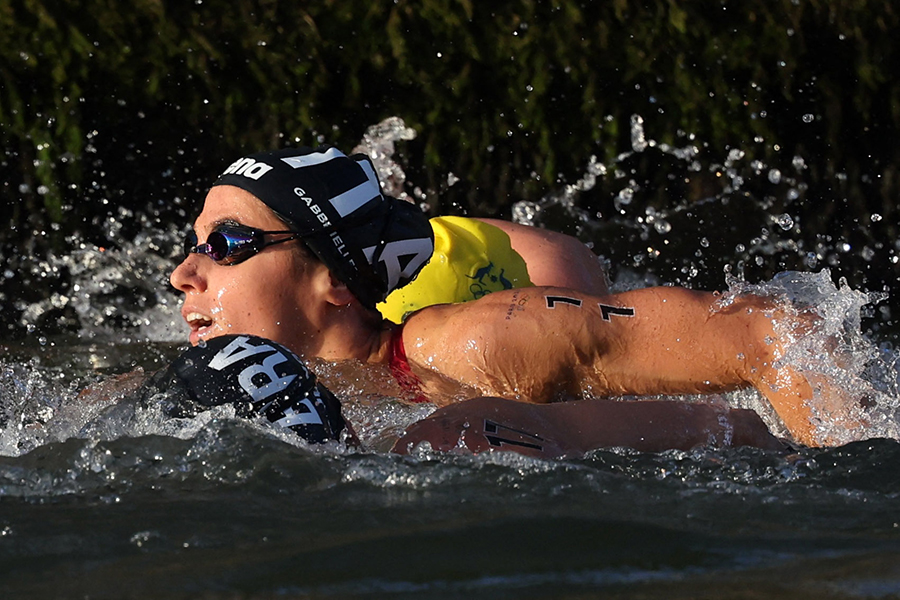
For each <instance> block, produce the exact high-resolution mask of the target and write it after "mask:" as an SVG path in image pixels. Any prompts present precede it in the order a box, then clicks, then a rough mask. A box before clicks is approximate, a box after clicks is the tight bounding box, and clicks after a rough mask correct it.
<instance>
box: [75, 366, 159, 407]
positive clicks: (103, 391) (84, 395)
mask: <svg viewBox="0 0 900 600" xmlns="http://www.w3.org/2000/svg"><path fill="white" fill-rule="evenodd" d="M149 377H150V376H149V374H147V373H146V372H144V370H143V369H142V368H137V369H135V370H133V371H128V372H127V373H121V374H119V375H112V376H110V377H107V378H105V379H103V380H101V381H97V382H95V383H92V384H91V385H89V386H87V387H86V388H84V389H83V390H81V392H79V393H78V401H79V402H82V403H84V404H108V403H111V402H113V401H118V400H121V399H122V398H124V397H126V396H128V395H129V394H132V393H134V392H135V391H137V390H138V389H139V388H140V387H141V386H142V385H143V384H144V382H145V381H147V379H149Z"/></svg>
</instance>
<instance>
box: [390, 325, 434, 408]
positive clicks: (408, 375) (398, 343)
mask: <svg viewBox="0 0 900 600" xmlns="http://www.w3.org/2000/svg"><path fill="white" fill-rule="evenodd" d="M388 367H389V368H390V369H391V375H393V376H394V379H396V380H397V383H399V384H400V388H401V389H402V390H403V391H404V392H407V399H408V400H411V401H412V402H416V403H423V402H428V401H429V400H428V398H427V397H426V396H425V395H424V394H423V393H422V380H421V379H419V378H418V377H416V375H415V374H414V373H413V372H412V369H411V368H410V366H409V360H407V358H406V348H405V347H404V346H403V325H399V326H397V327H395V328H394V331H393V333H391V358H390V360H389V361H388Z"/></svg>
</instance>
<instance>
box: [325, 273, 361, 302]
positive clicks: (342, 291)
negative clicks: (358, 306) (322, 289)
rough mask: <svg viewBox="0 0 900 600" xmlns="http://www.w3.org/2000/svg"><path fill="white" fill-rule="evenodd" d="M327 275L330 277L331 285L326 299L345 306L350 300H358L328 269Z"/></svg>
mask: <svg viewBox="0 0 900 600" xmlns="http://www.w3.org/2000/svg"><path fill="white" fill-rule="evenodd" d="M328 276H329V278H330V279H331V286H330V288H329V289H328V293H327V300H328V302H330V303H331V304H334V305H336V306H347V305H348V304H350V303H352V302H358V300H357V299H356V296H354V295H353V292H351V291H350V289H349V288H348V287H347V286H346V284H344V283H343V282H342V281H341V280H339V279H338V278H337V277H335V276H334V274H333V273H332V272H331V271H329V272H328Z"/></svg>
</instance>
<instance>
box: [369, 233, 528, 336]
mask: <svg viewBox="0 0 900 600" xmlns="http://www.w3.org/2000/svg"><path fill="white" fill-rule="evenodd" d="M431 227H432V229H433V230H434V254H433V255H432V257H431V260H430V261H429V262H428V264H427V265H426V266H425V268H423V269H422V271H421V272H420V273H419V275H418V277H416V280H415V281H413V282H411V283H410V284H409V285H407V286H404V287H402V288H400V289H399V290H394V291H393V292H391V294H390V295H389V296H388V297H387V299H386V300H385V301H384V302H382V303H381V304H379V305H378V306H377V307H376V308H377V309H378V311H379V312H380V313H381V314H382V316H383V317H384V318H385V319H388V320H389V321H393V322H394V323H402V322H403V320H404V319H406V317H407V316H408V315H409V314H411V313H414V312H415V311H417V310H420V309H422V308H425V307H426V306H433V305H435V304H453V303H456V302H468V301H469V300H477V299H478V298H481V297H482V296H484V295H486V294H490V293H491V292H498V291H500V290H508V289H512V288H521V287H529V286H531V285H533V284H532V283H531V279H530V278H529V277H528V267H527V266H526V265H525V260H524V259H523V258H522V257H521V256H520V255H519V253H518V252H516V251H515V250H513V248H512V246H511V245H510V241H509V235H507V234H506V232H504V231H503V230H502V229H500V228H499V227H495V226H493V225H490V224H488V223H485V222H483V221H479V220H477V219H470V218H468V217H435V218H433V219H431Z"/></svg>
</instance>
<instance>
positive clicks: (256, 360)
mask: <svg viewBox="0 0 900 600" xmlns="http://www.w3.org/2000/svg"><path fill="white" fill-rule="evenodd" d="M141 397H142V399H143V401H144V402H145V403H146V402H162V403H163V412H164V413H165V414H166V415H167V416H170V417H177V418H189V417H194V416H196V415H197V414H199V413H201V412H203V411H205V410H208V409H210V408H212V407H214V406H220V405H223V404H232V405H234V408H235V413H236V414H237V415H238V416H239V417H244V418H253V417H257V416H264V417H265V418H266V419H268V420H269V422H271V423H275V424H276V425H279V426H280V427H287V428H288V429H291V430H293V431H294V432H296V433H297V434H299V435H300V436H301V437H303V438H304V439H306V440H307V441H309V442H312V443H322V442H326V441H328V440H337V439H339V436H340V433H341V431H343V429H344V427H345V423H344V418H343V416H341V403H340V402H339V401H338V399H337V398H335V396H334V394H332V393H331V392H330V391H328V389H327V388H325V386H323V385H322V384H320V383H317V382H316V376H315V375H313V374H312V372H310V371H309V369H307V368H306V367H305V366H304V365H303V363H302V362H301V361H300V359H299V358H297V356H296V355H294V353H293V352H291V351H290V350H288V349H287V348H285V347H284V346H282V345H280V344H276V343H275V342H272V341H270V340H267V339H264V338H260V337H256V336H251V335H225V336H221V337H216V338H213V339H211V340H209V341H207V342H206V343H204V344H203V345H201V346H194V347H193V348H189V349H188V350H186V351H185V352H184V353H182V354H181V356H179V357H178V358H177V359H175V360H174V361H173V362H172V364H171V365H169V366H168V367H167V368H166V369H163V370H162V371H160V372H158V373H156V374H155V375H154V376H153V377H151V378H150V379H149V380H148V381H147V383H145V384H144V387H143V389H142V392H141Z"/></svg>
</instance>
